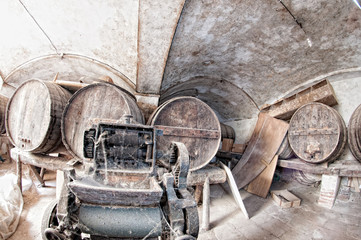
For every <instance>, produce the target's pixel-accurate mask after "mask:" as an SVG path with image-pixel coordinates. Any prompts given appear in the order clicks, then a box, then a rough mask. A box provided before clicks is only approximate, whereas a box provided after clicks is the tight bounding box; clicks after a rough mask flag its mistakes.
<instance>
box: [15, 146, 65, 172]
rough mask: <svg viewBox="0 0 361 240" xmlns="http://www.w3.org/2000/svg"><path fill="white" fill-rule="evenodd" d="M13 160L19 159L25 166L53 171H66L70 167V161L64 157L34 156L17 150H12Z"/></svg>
mask: <svg viewBox="0 0 361 240" xmlns="http://www.w3.org/2000/svg"><path fill="white" fill-rule="evenodd" d="M10 152H11V158H12V159H19V161H21V162H22V163H24V164H30V165H33V166H36V167H42V168H46V169H49V170H52V171H56V170H64V169H66V168H69V167H70V166H69V165H68V164H67V162H68V161H69V160H68V159H67V158H65V157H64V158H63V157H51V156H47V155H43V154H34V153H29V152H23V151H20V150H19V149H17V148H13V149H11V151H10Z"/></svg>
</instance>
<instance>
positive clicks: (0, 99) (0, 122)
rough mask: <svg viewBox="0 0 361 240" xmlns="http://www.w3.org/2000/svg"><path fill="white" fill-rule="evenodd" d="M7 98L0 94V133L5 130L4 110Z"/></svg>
mask: <svg viewBox="0 0 361 240" xmlns="http://www.w3.org/2000/svg"><path fill="white" fill-rule="evenodd" d="M8 101H9V99H8V98H7V97H5V96H3V95H0V134H3V133H5V132H6V128H5V112H6V105H7V103H8Z"/></svg>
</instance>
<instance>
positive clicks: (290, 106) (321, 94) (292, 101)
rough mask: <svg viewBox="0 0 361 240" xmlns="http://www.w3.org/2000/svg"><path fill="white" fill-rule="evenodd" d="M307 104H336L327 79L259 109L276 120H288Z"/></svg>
mask: <svg viewBox="0 0 361 240" xmlns="http://www.w3.org/2000/svg"><path fill="white" fill-rule="evenodd" d="M309 102H320V103H324V104H326V105H329V106H334V105H337V104H338V103H337V99H336V96H335V92H334V90H333V88H332V86H331V84H330V82H329V81H328V80H327V79H325V80H323V81H321V82H319V83H317V84H315V85H313V86H311V87H309V88H306V89H304V90H302V91H300V92H298V93H296V94H294V95H292V96H290V97H287V98H282V99H280V100H278V101H277V102H275V103H273V104H271V105H266V106H264V107H262V108H261V111H262V112H265V113H267V114H269V115H270V116H272V117H275V118H278V119H283V120H289V119H290V118H291V117H292V115H293V113H294V112H295V111H296V110H297V109H298V108H299V107H301V106H303V105H305V104H306V103H309Z"/></svg>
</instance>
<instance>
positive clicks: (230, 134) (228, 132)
mask: <svg viewBox="0 0 361 240" xmlns="http://www.w3.org/2000/svg"><path fill="white" fill-rule="evenodd" d="M221 134H222V140H223V138H228V139H232V140H233V141H234V140H235V139H236V133H235V132H234V129H233V128H232V127H231V126H228V125H226V124H224V123H221Z"/></svg>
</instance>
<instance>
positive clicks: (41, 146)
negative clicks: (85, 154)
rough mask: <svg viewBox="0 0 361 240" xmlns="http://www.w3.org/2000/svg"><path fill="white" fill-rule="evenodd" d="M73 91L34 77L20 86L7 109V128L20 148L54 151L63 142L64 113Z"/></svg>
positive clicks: (30, 150)
mask: <svg viewBox="0 0 361 240" xmlns="http://www.w3.org/2000/svg"><path fill="white" fill-rule="evenodd" d="M70 97H71V94H70V93H69V92H68V91H66V90H65V89H63V88H61V87H60V86H58V85H56V84H54V83H51V82H46V81H41V80H37V79H32V80H28V81H26V82H24V83H23V84H22V85H20V86H19V87H18V88H17V89H16V91H15V92H14V94H13V96H12V97H11V98H10V100H9V103H8V105H7V110H6V117H5V122H6V131H7V133H8V135H9V138H10V141H11V142H12V143H13V144H14V146H16V147H17V148H19V149H21V150H23V151H28V152H33V153H48V152H52V151H54V150H55V149H57V148H58V147H59V145H60V144H61V131H60V125H61V116H62V112H63V109H64V107H65V105H66V102H67V100H68V99H69V98H70Z"/></svg>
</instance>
